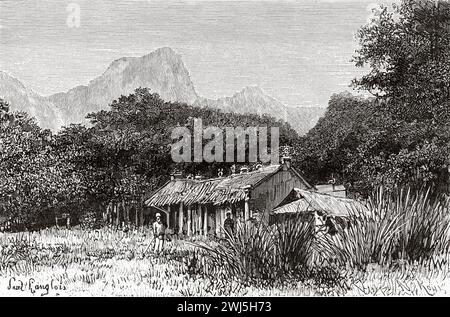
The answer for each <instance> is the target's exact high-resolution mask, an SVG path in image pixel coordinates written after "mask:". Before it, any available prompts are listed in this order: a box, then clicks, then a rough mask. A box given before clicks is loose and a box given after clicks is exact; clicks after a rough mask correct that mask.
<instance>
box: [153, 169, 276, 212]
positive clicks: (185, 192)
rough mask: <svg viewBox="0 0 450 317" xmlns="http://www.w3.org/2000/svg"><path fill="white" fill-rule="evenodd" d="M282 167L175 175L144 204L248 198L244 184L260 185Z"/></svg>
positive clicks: (230, 201)
mask: <svg viewBox="0 0 450 317" xmlns="http://www.w3.org/2000/svg"><path fill="white" fill-rule="evenodd" d="M281 168H282V166H281V165H270V166H266V167H262V168H260V169H258V170H256V171H252V172H248V173H242V174H236V175H231V176H228V177H220V178H211V179H206V180H193V179H174V180H171V181H169V182H168V183H166V185H164V186H163V187H161V188H160V189H159V190H157V191H156V192H155V193H154V194H153V195H151V196H150V198H149V199H147V200H146V201H145V204H146V205H147V206H156V207H162V206H167V205H175V204H179V203H183V204H185V205H192V204H196V203H199V204H206V203H211V204H214V205H221V204H223V203H235V202H238V201H242V200H244V199H245V191H244V189H243V188H244V187H246V186H251V187H255V186H257V185H258V184H259V183H261V182H262V181H263V180H265V179H266V178H267V177H269V176H271V175H273V174H275V173H277V172H278V171H279V170H280V169H281Z"/></svg>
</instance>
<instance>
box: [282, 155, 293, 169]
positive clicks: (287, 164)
mask: <svg viewBox="0 0 450 317" xmlns="http://www.w3.org/2000/svg"><path fill="white" fill-rule="evenodd" d="M281 162H282V164H283V170H284V171H287V170H288V169H290V168H291V157H290V156H283V157H282V158H281Z"/></svg>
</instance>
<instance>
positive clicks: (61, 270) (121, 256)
mask: <svg viewBox="0 0 450 317" xmlns="http://www.w3.org/2000/svg"><path fill="white" fill-rule="evenodd" d="M204 243H207V245H210V244H211V243H212V242H204ZM151 244H152V238H151V236H150V235H149V231H148V229H147V230H142V229H140V230H134V231H133V230H132V231H129V232H127V233H124V232H122V231H115V230H112V229H108V228H104V229H101V230H90V231H85V230H81V229H77V228H74V229H72V230H66V229H61V230H58V229H55V228H52V229H46V230H42V231H40V232H33V233H0V295H2V296H227V295H235V296H393V295H396V296H416V295H426V296H428V295H443V296H445V295H447V296H448V295H450V270H449V266H448V265H447V264H442V265H439V267H440V269H439V270H436V269H430V267H429V266H430V263H426V264H419V263H416V264H414V263H413V264H401V263H400V264H398V265H397V266H396V267H392V266H391V267H383V266H380V265H369V266H368V267H367V269H365V270H355V269H346V270H342V274H341V275H342V278H341V279H340V282H339V283H338V284H336V285H330V284H329V283H327V279H326V277H325V278H323V280H322V281H321V280H320V279H308V278H302V279H299V278H296V277H290V278H289V277H286V278H283V280H282V281H278V282H276V283H269V284H267V285H264V283H254V284H252V283H242V282H240V281H238V280H236V281H233V280H232V279H231V280H230V279H228V280H223V279H220V278H218V276H221V275H220V274H219V273H220V272H213V270H220V268H213V269H206V270H205V268H204V267H203V270H199V269H197V267H198V266H199V265H197V264H198V263H201V262H202V261H204V259H203V258H202V257H201V256H199V254H200V253H199V252H198V251H195V250H196V249H197V248H196V247H195V245H193V244H192V243H190V242H187V241H183V240H179V241H171V242H168V243H167V244H166V251H165V253H164V254H162V255H154V254H153V253H152V250H151V249H152V248H151ZM441 260H442V263H448V262H446V261H444V259H441ZM435 261H437V262H439V261H438V259H435ZM195 262H198V263H197V264H196V263H195ZM200 266H201V265H200ZM434 267H435V266H434ZM208 270H209V271H208ZM215 276H216V277H217V278H215Z"/></svg>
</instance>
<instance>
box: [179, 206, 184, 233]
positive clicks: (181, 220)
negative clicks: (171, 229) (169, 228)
mask: <svg viewBox="0 0 450 317" xmlns="http://www.w3.org/2000/svg"><path fill="white" fill-rule="evenodd" d="M183 218H184V215H183V203H180V210H179V212H178V233H179V234H180V235H182V234H183Z"/></svg>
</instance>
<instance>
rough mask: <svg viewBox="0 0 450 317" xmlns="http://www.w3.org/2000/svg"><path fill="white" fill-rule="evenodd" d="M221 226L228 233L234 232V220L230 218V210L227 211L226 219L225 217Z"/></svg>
mask: <svg viewBox="0 0 450 317" xmlns="http://www.w3.org/2000/svg"><path fill="white" fill-rule="evenodd" d="M223 227H224V229H225V231H226V232H228V234H230V235H232V234H233V233H234V220H233V219H231V212H227V219H225V222H224V223H223Z"/></svg>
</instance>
